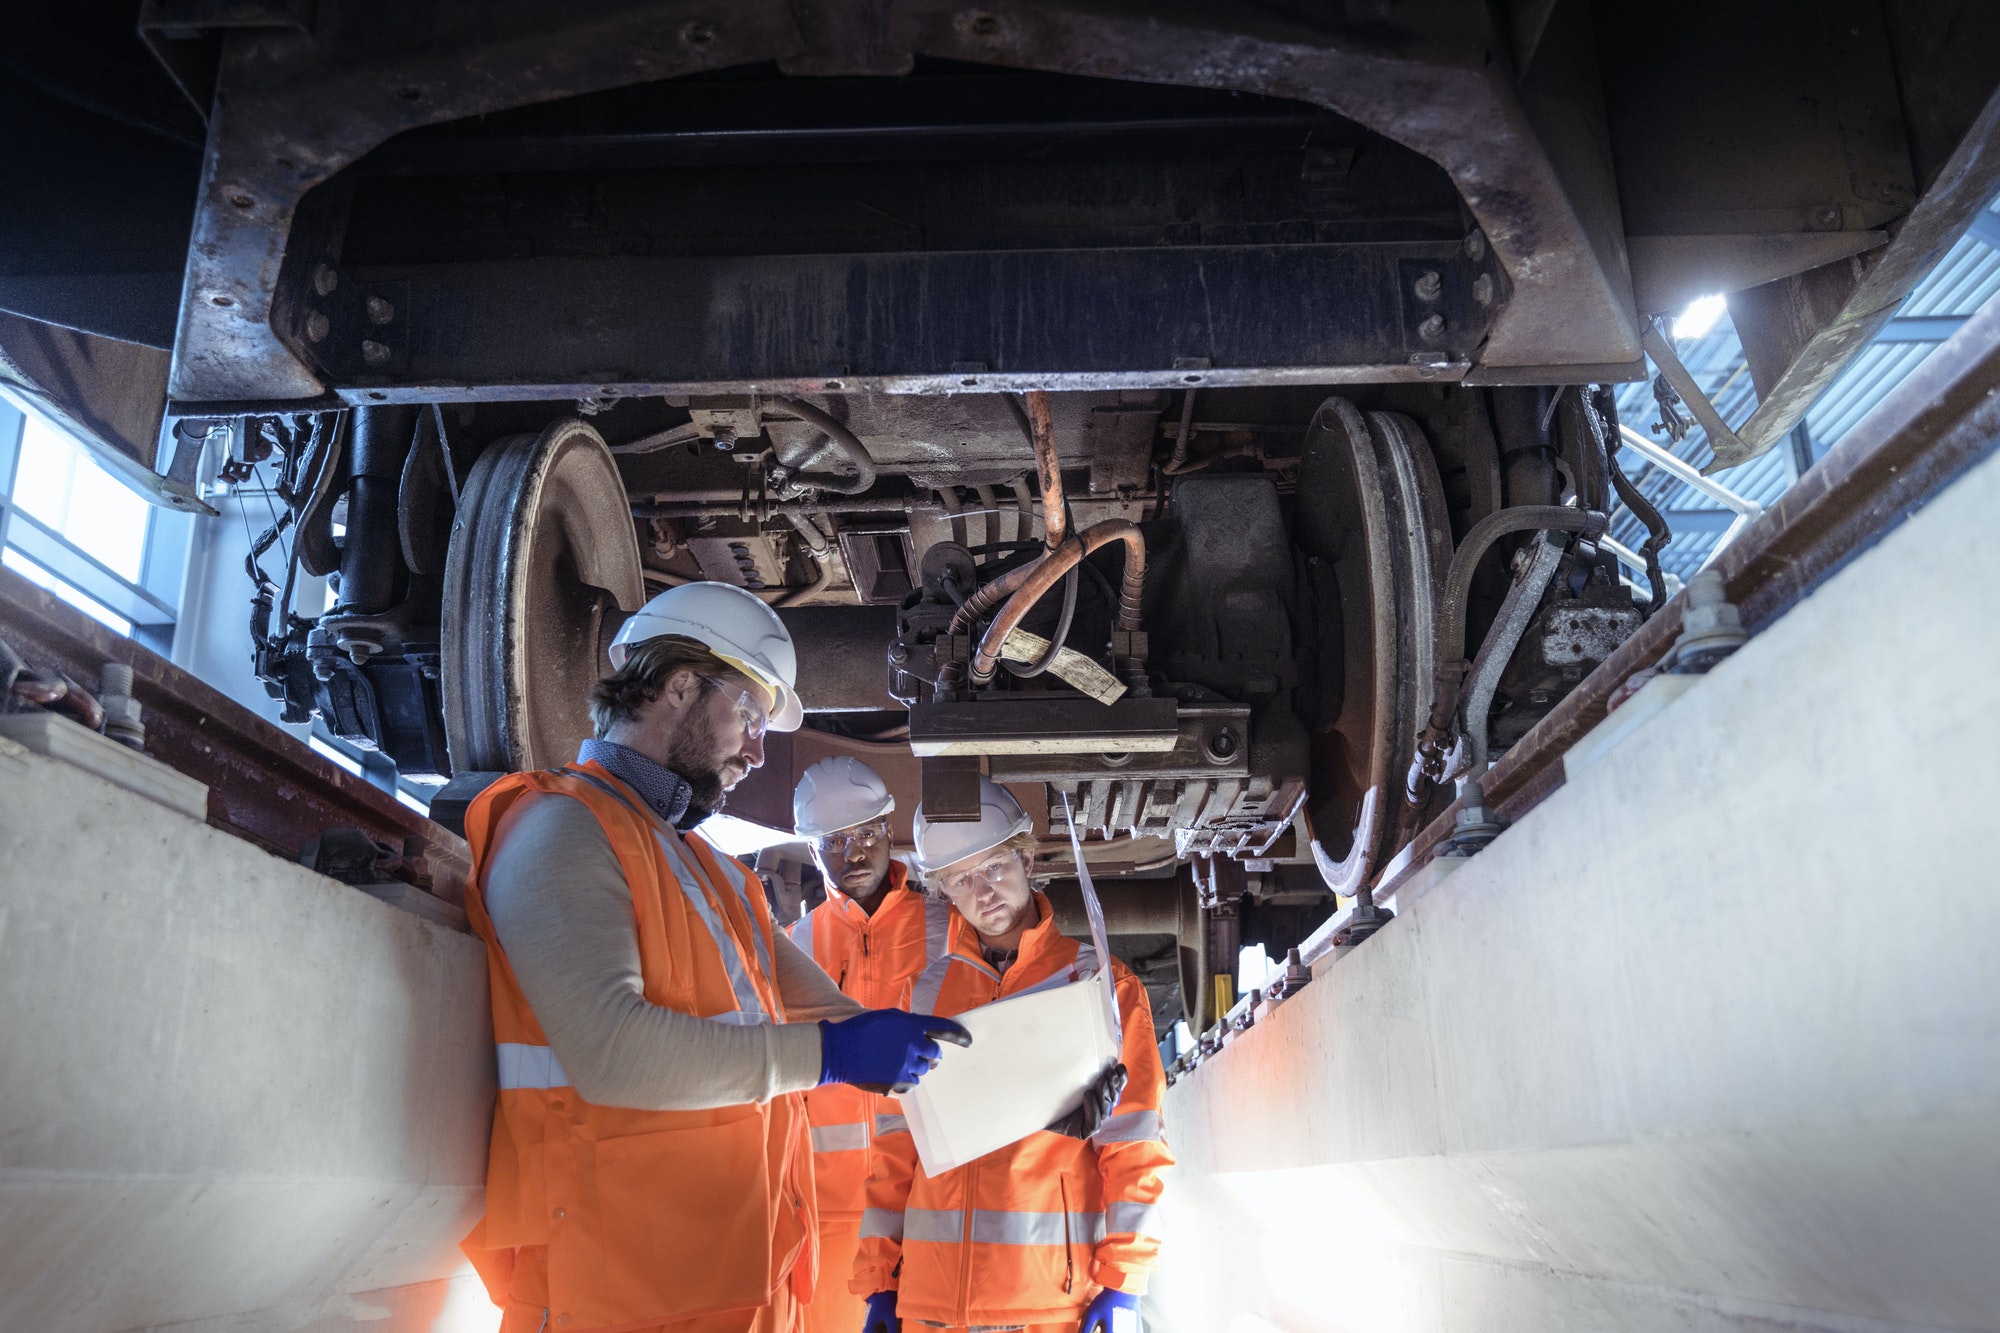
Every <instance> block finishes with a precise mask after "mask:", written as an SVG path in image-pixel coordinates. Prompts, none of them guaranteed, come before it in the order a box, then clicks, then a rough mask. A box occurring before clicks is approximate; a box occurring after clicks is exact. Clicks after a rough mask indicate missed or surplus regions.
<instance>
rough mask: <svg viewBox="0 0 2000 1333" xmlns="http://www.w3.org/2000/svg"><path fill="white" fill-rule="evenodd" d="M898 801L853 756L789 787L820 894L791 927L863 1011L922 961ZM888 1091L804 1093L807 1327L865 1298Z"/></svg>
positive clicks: (841, 1088) (917, 904) (854, 1316)
mask: <svg viewBox="0 0 2000 1333" xmlns="http://www.w3.org/2000/svg"><path fill="white" fill-rule="evenodd" d="M895 808H896V798H895V797H894V796H892V795H891V794H890V792H889V788H888V784H886V783H884V782H883V781H882V779H881V777H880V776H879V775H878V774H877V773H876V772H875V770H873V769H871V768H869V767H868V765H866V764H864V763H862V762H861V761H860V760H859V759H855V758H852V757H851V756H847V755H837V756H835V757H833V758H831V759H822V760H820V761H819V762H818V763H816V764H814V765H813V766H812V767H811V768H808V769H807V770H806V771H805V773H804V774H803V775H802V776H801V777H800V778H799V785H798V788H797V790H795V791H794V792H793V793H792V826H793V829H794V830H795V831H796V832H797V833H798V835H799V836H800V837H801V838H804V839H805V840H806V842H807V844H808V845H809V846H810V847H811V849H812V856H813V861H814V863H815V864H816V865H818V866H819V870H820V874H821V876H823V877H824V879H825V881H826V901H825V902H823V903H821V904H820V905H819V906H818V907H815V908H814V909H813V910H812V911H810V912H808V913H806V915H804V916H803V917H800V918H799V920H798V921H797V922H796V923H794V924H793V926H792V927H791V931H790V934H791V938H792V942H793V943H794V944H796V945H798V946H799V947H800V948H801V949H803V950H805V951H806V952H807V953H809V954H811V955H812V958H813V961H814V962H817V963H818V964H819V965H820V967H822V968H823V969H825V971H826V974H827V975H828V976H830V977H832V978H833V979H834V981H835V983H836V984H837V985H838V986H839V987H840V990H841V992H842V993H843V994H845V995H846V996H848V998H850V999H852V1000H854V1001H856V1002H858V1003H860V1004H862V1005H865V1006H867V1007H868V1008H870V1009H908V1008H909V1007H910V988H911V987H912V986H913V985H914V984H915V983H916V979H917V974H918V973H919V972H922V971H923V969H924V922H925V911H924V907H925V898H924V895H923V894H922V893H920V892H918V891H916V890H915V889H913V888H911V887H910V884H909V872H908V871H906V870H905V869H904V868H903V865H902V863H901V862H899V861H896V860H893V859H892V858H891V857H890V855H889V816H890V814H891V813H892V812H893V811H894V810H895ZM895 1112H896V1104H895V1102H893V1101H891V1100H890V1099H889V1098H887V1097H884V1096H880V1095H878V1094H875V1093H871V1092H868V1091H866V1090H865V1089H862V1088H857V1087H853V1086H851V1085H848V1084H842V1083H829V1084H827V1085H825V1086H823V1087H819V1088H814V1089H812V1090H811V1091H810V1092H808V1093H806V1118H807V1119H808V1120H809V1121H810V1122H811V1124H812V1150H813V1174H814V1177H815V1180H816V1182H817V1194H818V1197H819V1266H820V1274H821V1277H820V1282H819V1285H818V1287H817V1289H816V1290H815V1291H814V1293H813V1298H812V1303H811V1304H810V1305H808V1306H807V1307H806V1312H805V1316H806V1330H807V1333H854V1330H855V1329H857V1328H859V1327H860V1326H861V1317H862V1313H863V1309H862V1301H861V1298H860V1297H859V1296H855V1295H853V1294H852V1293H850V1292H849V1291H848V1290H847V1278H848V1275H849V1274H850V1273H852V1272H853V1271H854V1252H855V1249H856V1247H857V1246H858V1245H859V1244H860V1240H861V1211H862V1208H863V1206H864V1205H863V1199H862V1195H863V1192H864V1191H865V1190H866V1188H867V1185H868V1163H869V1158H870V1144H871V1143H872V1142H873V1141H874V1137H875V1125H876V1122H877V1121H878V1120H879V1119H881V1118H883V1117H885V1116H891V1115H894V1114H895Z"/></svg>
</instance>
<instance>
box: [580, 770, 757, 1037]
mask: <svg viewBox="0 0 2000 1333" xmlns="http://www.w3.org/2000/svg"><path fill="white" fill-rule="evenodd" d="M563 772H564V773H566V774H568V775H569V776H570V777H574V778H581V779H582V780H583V781H585V782H588V783H589V784H590V785H591V786H593V787H595V788H597V789H598V790H599V791H601V792H603V793H604V794H605V795H607V796H610V797H613V798H614V799H616V800H618V801H620V802H622V803H623V804H624V805H625V806H626V808H627V809H630V810H632V811H633V812H635V813H636V814H638V815H639V816H640V817H641V818H643V819H645V820H646V824H647V827H648V828H650V829H651V830H652V833H653V841H655V842H657V843H659V845H660V850H661V852H663V853H664V854H665V855H666V858H667V863H668V864H669V865H670V866H671V867H672V869H673V872H674V877H675V878H676V879H678V880H679V881H680V884H681V896H682V897H683V898H686V899H687V900H688V902H690V903H691V904H693V905H694V910H695V915H696V916H698V917H700V918H701V924H702V925H704V926H706V927H707V928H708V936H709V938H710V939H712V940H714V941H715V951H716V952H717V953H719V954H721V955H722V966H723V967H724V969H725V970H727V971H728V973H729V989H730V990H731V991H732V992H734V993H735V996H736V1008H737V1013H736V1014H735V1015H729V1014H713V1015H710V1017H711V1018H712V1019H713V1021H715V1022H717V1023H733V1024H737V1025H739V1026H748V1025H750V1024H752V1023H768V1022H770V1021H771V1018H770V1015H768V1014H766V1013H765V1012H764V1002H763V1001H762V1000H761V999H759V998H758V996H757V988H756V986H754V985H752V984H751V981H750V972H749V969H748V968H746V967H745V966H744V965H743V951H742V950H741V949H739V948H737V947H736V941H735V939H734V938H733V937H732V936H731V935H730V934H729V931H728V929H727V928H726V927H724V925H723V924H722V918H721V917H720V916H718V915H717V914H716V910H715V904H714V903H712V902H710V901H709V899H708V894H707V892H706V891H705V890H704V887H703V886H704V885H705V884H706V883H707V880H708V877H707V876H706V875H703V874H701V873H700V869H699V867H698V866H697V865H696V864H694V863H692V862H690V860H689V859H688V855H687V853H686V851H685V850H684V849H682V848H681V847H679V846H677V845H676V843H677V842H678V839H670V838H668V837H667V835H666V834H664V833H662V832H661V831H660V824H659V821H658V817H657V816H654V815H652V814H651V813H649V812H648V811H645V810H641V809H640V808H639V807H638V806H636V805H634V804H633V803H632V802H631V800H630V799H629V798H627V797H626V795H625V793H623V792H621V791H619V790H618V789H617V788H616V787H613V786H612V785H611V784H610V783H608V782H602V781H599V780H598V779H597V778H595V777H592V776H591V775H590V774H588V773H585V772H583V771H582V770H580V769H574V768H567V769H564V770H563ZM753 920H754V918H753ZM751 933H752V934H755V933H756V927H755V926H754V925H753V926H752V927H751ZM758 943H759V944H760V945H761V944H762V943H763V941H762V939H761V938H760V939H759V941H758ZM765 975H766V976H769V975H770V973H769V972H768V971H767V972H766V973H765Z"/></svg>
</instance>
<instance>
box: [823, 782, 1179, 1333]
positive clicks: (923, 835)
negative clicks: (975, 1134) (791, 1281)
mask: <svg viewBox="0 0 2000 1333" xmlns="http://www.w3.org/2000/svg"><path fill="white" fill-rule="evenodd" d="M915 831H916V842H917V861H918V865H919V866H920V867H921V868H922V870H923V873H924V879H925V882H926V884H927V885H928V886H929V888H930V889H931V891H932V892H933V893H934V894H936V895H938V896H939V897H940V898H941V899H942V900H943V901H944V902H946V903H948V904H949V910H948V911H947V912H946V913H945V915H944V921H943V929H941V930H939V931H938V932H936V934H935V935H934V936H933V937H932V938H931V940H930V941H929V942H928V944H927V950H926V952H927V961H926V962H925V965H924V971H923V973H922V975H921V976H919V977H918V979H917V984H916V987H915V990H914V991H913V993H912V996H911V1007H912V1008H913V1009H915V1010H916V1011H917V1012H918V1013H930V1014H963V1013H965V1012H966V1011H967V1010H969V1009H974V1008H977V1007H978V1006H980V1005H982V1004H991V1003H992V1002H993V1001H995V1000H999V999H1005V998H1007V997H1008V996H1014V995H1023V994H1026V993H1028V992H1030V991H1034V990H1040V989H1044V988H1046V987H1050V986H1059V985H1064V984H1066V983H1068V982H1070V981H1074V980H1078V979H1080V978H1082V977H1086V976H1091V975H1094V974H1095V972H1096V970H1097V968H1098V967H1099V966H1102V965H1106V964H1107V963H1108V965H1109V966H1110V968H1111V973H1112V978H1113V981H1114V983H1115V989H1116V992H1117V996H1118V1009H1119V1013H1120V1015H1121V1018H1122V1022H1123V1026H1124V1050H1123V1063H1122V1064H1119V1065H1116V1066H1113V1068H1112V1069H1110V1070H1108V1071H1107V1072H1106V1074H1105V1076H1104V1077H1102V1078H1100V1079H1099V1080H1098V1081H1097V1083H1096V1084H1094V1085H1093V1086H1092V1087H1091V1088H1090V1089H1089V1090H1088V1092H1087V1094H1086V1096H1085V1098H1084V1105H1083V1107H1082V1108H1080V1109H1079V1110H1078V1111H1077V1112H1075V1113H1073V1114H1072V1115H1070V1116H1067V1117H1065V1118H1064V1119H1063V1120H1062V1121H1059V1122H1057V1123H1056V1124H1053V1125H1050V1126H1049V1127H1048V1129H1046V1130H1042V1131H1038V1132H1036V1133H1033V1134H1030V1135H1028V1136H1027V1137H1026V1138H1024V1139H1021V1140H1020V1141H1019V1142H1016V1143H1013V1144H1011V1145H1009V1146H1007V1147H1005V1148H1001V1149H998V1150H996V1151H994V1152H991V1153H988V1154H987V1155H986V1156H985V1157H982V1158H980V1159H978V1160H977V1161H974V1162H968V1163H967V1164H965V1165H964V1166H960V1167H955V1168H953V1169H952V1170H950V1171H947V1172H945V1173H944V1174H943V1175H941V1176H936V1177H933V1176H930V1175H929V1174H927V1173H926V1172H925V1171H924V1169H923V1166H922V1164H921V1163H920V1162H919V1161H918V1159H917V1151H916V1144H915V1142H914V1141H913V1140H912V1138H911V1137H910V1133H909V1131H908V1129H906V1128H905V1129H902V1130H901V1132H898V1133H884V1134H881V1135H879V1136H878V1137H877V1140H876V1143H875V1158H874V1162H873V1164H872V1166H871V1168H870V1171H869V1177H868V1210H867V1212H866V1213H865V1214H864V1215H863V1218H862V1223H861V1249H860V1254H859V1257H858V1258H857V1259H856V1262H855V1268H854V1280H853V1282H852V1283H851V1287H852V1289H853V1290H854V1291H855V1292H856V1293H857V1294H859V1295H863V1296H866V1297H867V1298H868V1304H867V1314H866V1316H865V1317H864V1319H863V1321H862V1325H861V1327H862V1330H863V1333H897V1322H898V1320H899V1319H900V1320H902V1321H903V1327H905V1328H912V1327H917V1326H920V1325H925V1326H937V1327H942V1328H945V1329H949V1330H963V1329H970V1328H994V1327H1002V1328H1005V1327H1015V1328H1024V1329H1026V1330H1028V1331H1029V1333H1139V1296H1140V1295H1141V1294H1142V1293H1143V1292H1144V1290H1145V1286H1146V1277H1147V1275H1148V1274H1149V1273H1150V1272H1151V1271H1152V1269H1153V1267H1154V1265H1155V1264H1156V1263H1157V1262H1158V1261H1159V1252H1160V1242H1159V1240H1158V1236H1159V1227H1158V1224H1157V1222H1156V1220H1155V1218H1156V1214H1157V1208H1158V1204H1159V1200H1160V1194H1161V1191H1162V1189H1163V1188H1164V1185H1163V1180H1162V1173H1163V1172H1164V1171H1165V1170H1166V1168H1167V1167H1169V1166H1171V1165H1173V1160H1174V1159H1173V1154H1172V1153H1171V1152H1169V1151H1168V1149H1167V1143H1166V1137H1165V1131H1164V1129H1163V1127H1162V1124H1161V1120H1160V1109H1161V1104H1162V1102H1163V1101H1164V1100H1165V1098H1166V1075H1165V1073H1164V1072H1163V1071H1162V1070H1161V1068H1160V1055H1159V1048H1158V1047H1157V1046H1156V1045H1155V1044H1154V1040H1153V1018H1152V1005H1151V1003H1150V1001H1149V1000H1148V999H1147V997H1146V988H1145V986H1144V985H1143V984H1141V983H1140V981H1139V979H1138V978H1137V977H1136V976H1134V975H1133V974H1132V972H1131V970H1130V969H1128V968H1127V967H1126V966H1125V965H1124V964H1123V963H1120V962H1118V961H1117V960H1116V959H1110V960H1100V959H1098V958H1097V956H1096V951H1095V950H1094V949H1093V948H1091V947H1090V946H1089V945H1079V944H1078V943H1077V942H1076V941H1074V940H1071V939H1069V938H1067V937H1066V936H1064V935H1063V934H1062V933H1061V932H1060V931H1059V930H1057V929H1056V921H1055V912H1054V909H1053V908H1051V907H1050V905H1049V900H1048V898H1047V897H1046V896H1044V895H1043V894H1042V893H1041V892H1040V891H1039V890H1038V889H1037V888H1036V887H1035V884H1034V880H1033V878H1032V877H1031V874H1030V872H1031V869H1032V865H1033V861H1032V858H1033V854H1034V849H1035V845H1036V840H1035V834H1034V821H1033V820H1032V819H1030V818H1029V816H1028V815H1027V813H1026V812H1025V811H1023V810H1022V809H1021V806H1020V804H1019V802H1017V801H1015V799H1014V797H1013V796H1012V794H1010V793H1009V792H1008V791H1007V789H1006V788H1004V787H1002V786H1000V785H999V784H998V783H995V782H993V781H991V780H990V779H987V778H981V779H980V780H979V818H978V819H977V820H972V821H965V822H956V821H954V822H950V823H943V822H938V823H933V822H932V821H930V820H928V819H926V818H925V817H924V812H923V810H921V809H919V810H918V811H917V816H916V820H915Z"/></svg>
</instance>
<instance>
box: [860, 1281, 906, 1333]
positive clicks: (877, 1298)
mask: <svg viewBox="0 0 2000 1333" xmlns="http://www.w3.org/2000/svg"><path fill="white" fill-rule="evenodd" d="M901 1327H902V1325H901V1324H899V1323H897V1322H896V1293H895V1292H893V1291H878V1292H876V1293H875V1294H874V1295H873V1296H870V1297H869V1298H868V1314H867V1316H866V1317H864V1318H863V1319H862V1321H861V1333H896V1331H897V1330H898V1329H900V1328H901Z"/></svg>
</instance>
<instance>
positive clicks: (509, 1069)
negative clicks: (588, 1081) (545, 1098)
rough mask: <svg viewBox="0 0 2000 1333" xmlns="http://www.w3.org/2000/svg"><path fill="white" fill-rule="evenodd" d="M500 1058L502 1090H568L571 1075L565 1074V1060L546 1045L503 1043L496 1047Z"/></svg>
mask: <svg viewBox="0 0 2000 1333" xmlns="http://www.w3.org/2000/svg"><path fill="white" fill-rule="evenodd" d="M494 1050H495V1051H496V1052H497V1053H498V1055H499V1057H500V1077H499V1084H500V1087H501V1088H502V1089H503V1090H504V1089H511V1088H567V1087H568V1086H569V1075H568V1074H565V1073H564V1072H563V1067H562V1061H560V1060H558V1059H556V1053H555V1052H554V1051H552V1050H550V1049H549V1048H548V1047H546V1046H530V1045H528V1044H526V1043H525V1042H518V1041H503V1042H496V1043H495V1044H494Z"/></svg>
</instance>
